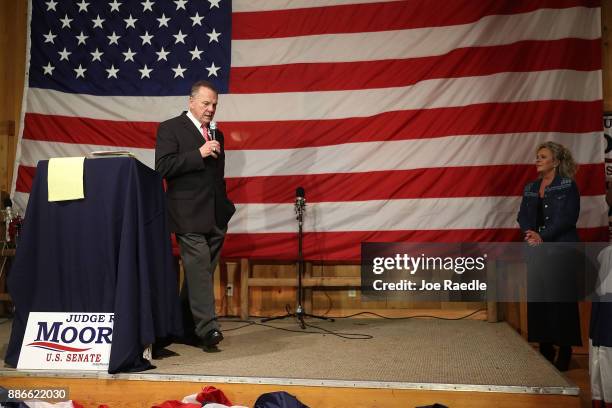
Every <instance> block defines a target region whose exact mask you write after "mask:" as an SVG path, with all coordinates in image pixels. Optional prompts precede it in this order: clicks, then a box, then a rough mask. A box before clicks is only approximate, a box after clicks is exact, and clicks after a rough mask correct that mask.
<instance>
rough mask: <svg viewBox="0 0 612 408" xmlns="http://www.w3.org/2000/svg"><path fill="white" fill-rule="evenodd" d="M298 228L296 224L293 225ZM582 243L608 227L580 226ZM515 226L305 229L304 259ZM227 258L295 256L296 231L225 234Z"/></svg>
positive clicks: (503, 237)
mask: <svg viewBox="0 0 612 408" xmlns="http://www.w3.org/2000/svg"><path fill="white" fill-rule="evenodd" d="M296 228H297V227H296ZM578 233H579V235H580V238H581V239H582V241H584V242H606V241H607V240H608V227H597V228H579V229H578ZM521 241H522V237H521V232H520V230H518V229H507V228H505V229H504V228H499V229H470V230H416V231H347V232H307V233H305V234H304V241H303V244H304V248H303V250H304V259H306V260H309V261H337V260H350V261H359V260H360V255H361V253H360V252H361V246H360V245H361V243H362V242H521ZM223 256H224V257H226V258H238V257H246V258H252V259H257V258H260V259H287V260H292V259H296V256H297V238H296V234H295V233H279V234H273V233H265V234H264V233H262V234H232V233H231V232H230V233H228V234H227V237H226V240H225V245H224V247H223Z"/></svg>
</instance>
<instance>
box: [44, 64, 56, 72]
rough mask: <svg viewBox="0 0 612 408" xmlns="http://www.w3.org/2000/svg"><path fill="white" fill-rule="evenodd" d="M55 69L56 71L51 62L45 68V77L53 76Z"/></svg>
mask: <svg viewBox="0 0 612 408" xmlns="http://www.w3.org/2000/svg"><path fill="white" fill-rule="evenodd" d="M54 69H55V67H54V66H53V65H51V63H50V62H49V63H48V64H47V65H46V66H43V70H44V71H45V72H44V74H45V75H53V70H54Z"/></svg>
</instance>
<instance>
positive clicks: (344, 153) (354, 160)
mask: <svg viewBox="0 0 612 408" xmlns="http://www.w3.org/2000/svg"><path fill="white" fill-rule="evenodd" d="M525 140H529V141H530V143H525ZM547 140H553V141H557V142H559V143H562V144H563V145H565V146H567V147H568V148H569V149H570V150H571V151H572V152H573V155H574V158H575V159H576V161H577V162H579V163H581V164H588V163H601V156H602V155H603V145H602V146H601V149H593V146H594V145H597V144H598V143H599V142H600V141H601V140H602V138H601V133H599V132H593V133H583V134H570V133H560V132H541V133H514V134H499V135H466V136H449V137H440V138H433V139H410V140H399V141H389V142H364V143H347V144H341V145H333V146H323V147H307V148H300V149H274V150H226V165H225V176H226V177H254V176H284V175H292V174H305V175H306V174H327V173H360V172H371V171H384V170H411V169H421V168H439V167H462V166H495V165H505V164H531V163H533V161H534V157H535V156H534V155H535V153H534V149H535V147H536V146H537V145H538V144H539V143H541V142H544V141H547ZM22 144H23V149H24V150H23V156H22V160H21V164H23V165H24V166H31V167H33V166H36V164H37V163H38V161H39V160H46V159H49V158H50V157H71V156H84V155H86V154H87V153H89V152H91V151H94V150H129V151H131V152H133V153H134V155H135V156H136V157H137V158H138V160H140V161H141V162H143V163H144V164H146V165H147V166H149V167H151V168H154V151H153V149H136V148H132V147H116V146H98V145H85V144H72V143H59V142H42V141H35V140H28V139H23V141H22Z"/></svg>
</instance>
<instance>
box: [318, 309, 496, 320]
mask: <svg viewBox="0 0 612 408" xmlns="http://www.w3.org/2000/svg"><path fill="white" fill-rule="evenodd" d="M485 310H486V309H478V310H475V311H473V312H472V313H470V314H468V315H465V316H461V317H440V316H432V315H416V316H404V317H389V316H383V315H379V314H378V313H374V312H359V313H354V314H352V315H347V316H326V317H329V318H331V319H348V318H350V317H355V316H361V315H370V316H376V317H380V318H382V319H386V320H408V319H438V320H463V319H467V318H468V317H471V316H473V315H475V314H476V313H479V312H483V311H485Z"/></svg>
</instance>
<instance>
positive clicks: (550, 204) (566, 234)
mask: <svg viewBox="0 0 612 408" xmlns="http://www.w3.org/2000/svg"><path fill="white" fill-rule="evenodd" d="M541 183H542V180H541V179H538V180H536V181H533V182H531V183H528V184H527V185H526V186H525V190H524V191H523V201H522V202H521V209H520V211H519V214H518V223H519V225H520V226H521V230H522V231H523V232H525V231H527V230H532V231H536V232H539V233H540V236H541V237H542V240H543V241H544V242H578V241H580V239H579V238H578V231H577V230H576V223H577V222H578V216H579V215H580V194H579V193H578V187H577V186H576V183H575V182H574V180H572V179H569V178H566V177H561V176H559V175H557V176H555V178H554V180H553V181H552V183H550V185H549V186H548V187H546V189H544V197H543V198H542V200H543V202H542V204H543V206H544V208H543V213H544V225H543V226H542V227H541V228H540V229H539V231H538V228H537V225H536V223H537V217H538V194H539V190H540V184H541Z"/></svg>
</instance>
